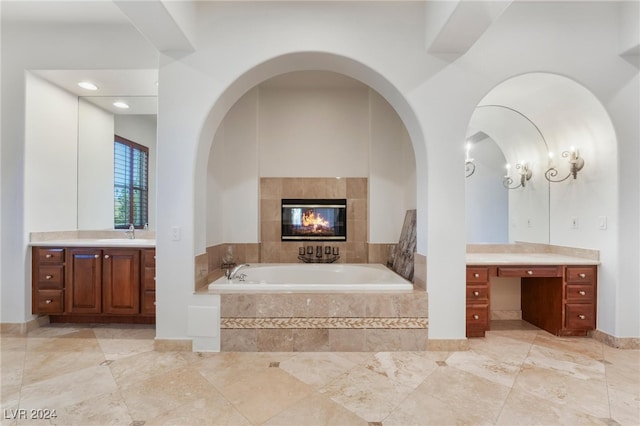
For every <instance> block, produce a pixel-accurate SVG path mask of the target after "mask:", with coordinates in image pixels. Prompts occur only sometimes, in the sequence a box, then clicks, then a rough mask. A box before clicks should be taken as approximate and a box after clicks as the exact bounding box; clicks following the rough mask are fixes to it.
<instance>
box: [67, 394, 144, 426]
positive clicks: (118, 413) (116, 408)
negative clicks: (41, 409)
mask: <svg viewBox="0 0 640 426" xmlns="http://www.w3.org/2000/svg"><path fill="white" fill-rule="evenodd" d="M56 414H57V418H56V419H55V423H56V424H58V425H83V426H103V425H104V426H106V425H129V424H131V422H132V419H131V416H130V415H129V408H128V407H127V405H126V403H125V401H124V399H123V398H122V395H121V394H120V392H118V391H115V392H112V393H110V394H102V395H98V396H95V397H93V398H90V399H87V400H84V401H82V402H80V403H77V404H72V405H68V406H66V407H63V408H61V409H59V410H57V412H56Z"/></svg>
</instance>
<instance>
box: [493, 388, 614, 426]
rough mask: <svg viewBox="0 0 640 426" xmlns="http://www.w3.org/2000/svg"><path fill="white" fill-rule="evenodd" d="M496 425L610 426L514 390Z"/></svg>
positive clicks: (563, 405) (601, 420) (585, 414)
mask: <svg viewBox="0 0 640 426" xmlns="http://www.w3.org/2000/svg"><path fill="white" fill-rule="evenodd" d="M496 424H497V425H504V426H516V425H612V424H615V423H612V422H608V421H607V420H606V419H605V418H598V417H594V416H592V415H589V414H587V413H584V412H582V411H575V410H573V409H571V406H570V405H568V404H565V403H563V402H562V401H560V402H554V401H549V400H548V399H544V398H539V397H537V396H535V395H532V394H531V393H529V392H526V391H524V390H520V389H514V390H512V391H511V393H510V394H509V397H508V398H507V400H506V402H505V404H504V408H503V409H502V412H501V413H500V417H499V418H498V421H497V422H496Z"/></svg>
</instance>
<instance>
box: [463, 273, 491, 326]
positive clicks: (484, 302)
mask: <svg viewBox="0 0 640 426" xmlns="http://www.w3.org/2000/svg"><path fill="white" fill-rule="evenodd" d="M494 269H495V268H489V267H480V266H469V267H467V286H466V300H467V306H466V325H467V333H466V334H467V337H484V335H485V332H486V330H488V329H489V321H490V315H491V312H490V309H489V307H490V305H489V293H490V291H491V287H490V280H489V278H490V276H491V275H495V273H493V271H494Z"/></svg>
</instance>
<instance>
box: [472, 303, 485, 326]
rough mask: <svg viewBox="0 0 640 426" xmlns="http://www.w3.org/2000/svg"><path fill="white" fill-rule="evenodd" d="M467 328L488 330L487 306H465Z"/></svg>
mask: <svg viewBox="0 0 640 426" xmlns="http://www.w3.org/2000/svg"><path fill="white" fill-rule="evenodd" d="M467 328H483V329H488V328H489V305H488V304H485V305H472V306H467Z"/></svg>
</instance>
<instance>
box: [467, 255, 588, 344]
mask: <svg viewBox="0 0 640 426" xmlns="http://www.w3.org/2000/svg"><path fill="white" fill-rule="evenodd" d="M597 264H598V261H597V260H593V259H588V258H581V257H573V256H566V255H559V254H553V253H467V287H466V288H467V291H466V301H467V304H466V306H467V316H466V318H467V321H466V324H467V337H483V336H484V335H485V332H486V331H487V330H489V329H490V315H491V277H519V278H520V283H521V284H520V285H521V307H522V319H523V320H525V321H528V322H530V323H531V324H533V325H535V326H537V327H540V328H542V329H544V330H546V331H548V332H549V333H552V334H554V335H557V336H586V335H587V333H588V332H589V331H591V330H594V329H595V326H596V305H597V303H596V302H597V300H596V293H597V292H596V290H597V276H598V270H597Z"/></svg>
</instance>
